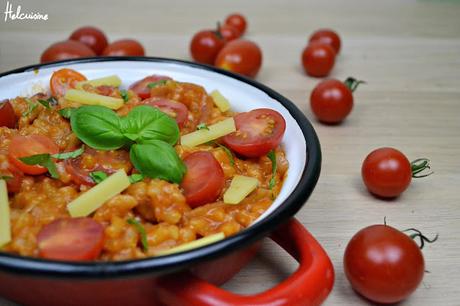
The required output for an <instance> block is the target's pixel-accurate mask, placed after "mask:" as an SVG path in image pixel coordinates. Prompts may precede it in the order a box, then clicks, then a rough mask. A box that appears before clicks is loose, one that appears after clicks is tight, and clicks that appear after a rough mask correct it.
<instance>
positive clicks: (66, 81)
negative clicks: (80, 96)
mask: <svg viewBox="0 0 460 306" xmlns="http://www.w3.org/2000/svg"><path fill="white" fill-rule="evenodd" d="M81 81H86V77H85V76H84V75H83V74H81V73H80V72H77V71H75V70H73V69H68V68H63V69H59V70H57V71H55V72H53V75H52V76H51V79H50V89H51V94H52V95H53V96H55V97H58V96H64V95H65V93H66V92H67V90H68V89H69V88H75V86H76V85H77V83H78V82H81Z"/></svg>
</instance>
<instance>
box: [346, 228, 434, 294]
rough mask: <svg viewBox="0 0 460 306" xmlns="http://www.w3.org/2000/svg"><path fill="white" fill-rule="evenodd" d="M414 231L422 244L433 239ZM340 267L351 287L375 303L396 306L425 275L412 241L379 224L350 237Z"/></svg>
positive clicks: (418, 251)
mask: <svg viewBox="0 0 460 306" xmlns="http://www.w3.org/2000/svg"><path fill="white" fill-rule="evenodd" d="M413 230H414V229H413ZM414 231H416V232H418V234H416V235H415V236H419V237H420V239H421V241H422V243H423V241H425V242H434V241H435V240H436V238H437V237H435V239H433V240H428V239H427V238H426V237H425V236H423V235H422V234H421V233H420V232H419V231H418V230H414ZM422 246H423V244H422V245H421V247H422ZM343 265H344V271H345V275H346V276H347V278H348V280H349V281H350V283H351V285H352V287H353V288H354V289H355V290H356V291H357V292H358V293H360V294H361V295H363V296H365V297H366V298H368V299H370V300H372V301H374V302H377V303H396V302H399V301H401V300H403V299H405V298H407V297H408V296H409V295H410V294H412V292H414V291H415V289H417V287H418V286H419V284H420V282H421V281H422V279H423V274H424V272H425V262H424V260H423V255H422V252H421V251H420V248H419V246H418V245H417V244H416V243H415V242H414V240H413V239H412V238H410V237H409V236H407V235H406V234H404V233H403V232H401V231H399V230H397V229H395V228H393V227H391V226H388V225H381V224H378V225H372V226H369V227H366V228H364V229H362V230H360V231H359V232H358V233H356V234H355V235H354V236H353V238H351V240H350V242H349V243H348V245H347V247H346V249H345V254H344V259H343Z"/></svg>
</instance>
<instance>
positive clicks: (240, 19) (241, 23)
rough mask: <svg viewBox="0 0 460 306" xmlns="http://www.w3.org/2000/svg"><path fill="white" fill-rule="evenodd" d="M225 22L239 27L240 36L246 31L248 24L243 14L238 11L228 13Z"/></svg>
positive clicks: (236, 27)
mask: <svg viewBox="0 0 460 306" xmlns="http://www.w3.org/2000/svg"><path fill="white" fill-rule="evenodd" d="M225 24H228V25H231V26H232V27H234V28H235V29H237V30H238V32H239V36H242V35H243V34H244V32H246V28H247V26H248V23H247V21H246V18H244V16H243V15H241V14H238V13H234V14H231V15H228V16H227V18H226V19H225Z"/></svg>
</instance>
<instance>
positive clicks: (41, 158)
mask: <svg viewBox="0 0 460 306" xmlns="http://www.w3.org/2000/svg"><path fill="white" fill-rule="evenodd" d="M19 160H20V161H22V162H23V163H24V164H26V165H39V166H42V167H45V168H46V169H48V172H49V173H50V175H51V177H52V178H54V179H58V178H59V173H58V171H57V168H56V165H55V164H54V162H53V160H52V159H51V155H50V154H48V153H44V154H36V155H32V156H27V157H20V158H19Z"/></svg>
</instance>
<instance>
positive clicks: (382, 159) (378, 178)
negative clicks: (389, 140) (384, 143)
mask: <svg viewBox="0 0 460 306" xmlns="http://www.w3.org/2000/svg"><path fill="white" fill-rule="evenodd" d="M361 175H362V177H363V181H364V184H365V185H366V187H367V189H369V191H370V192H371V193H373V194H375V195H377V196H380V197H385V198H392V197H397V196H398V195H400V194H401V193H402V192H403V191H404V190H406V189H407V187H409V184H410V182H411V180H412V168H411V164H410V162H409V160H408V159H407V157H406V156H405V155H404V154H403V153H401V152H400V151H398V150H396V149H393V148H379V149H376V150H374V151H372V152H371V153H369V155H367V157H366V159H365V160H364V162H363V165H362V168H361Z"/></svg>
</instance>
